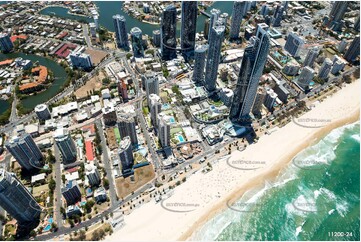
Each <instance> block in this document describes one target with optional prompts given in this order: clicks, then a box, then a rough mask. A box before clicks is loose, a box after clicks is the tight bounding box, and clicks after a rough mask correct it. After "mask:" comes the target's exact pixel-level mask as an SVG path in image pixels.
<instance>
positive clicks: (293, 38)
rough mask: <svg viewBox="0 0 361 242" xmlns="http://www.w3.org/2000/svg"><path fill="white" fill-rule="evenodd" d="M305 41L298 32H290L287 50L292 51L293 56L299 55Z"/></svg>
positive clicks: (286, 45)
mask: <svg viewBox="0 0 361 242" xmlns="http://www.w3.org/2000/svg"><path fill="white" fill-rule="evenodd" d="M304 43H305V41H304V40H303V38H302V37H300V36H298V35H297V34H296V33H289V34H288V36H287V41H286V44H285V50H286V51H287V52H288V53H290V55H291V56H293V57H297V56H298V55H299V52H300V50H301V48H302V46H303V44H304Z"/></svg>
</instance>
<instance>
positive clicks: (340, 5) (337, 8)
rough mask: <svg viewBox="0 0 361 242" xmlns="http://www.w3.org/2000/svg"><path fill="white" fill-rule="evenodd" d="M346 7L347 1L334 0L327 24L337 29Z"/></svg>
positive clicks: (339, 26) (340, 25)
mask: <svg viewBox="0 0 361 242" xmlns="http://www.w3.org/2000/svg"><path fill="white" fill-rule="evenodd" d="M347 7H348V2H347V1H335V2H334V3H333V5H332V9H331V12H330V14H329V20H328V23H329V24H328V26H329V27H331V28H332V29H333V30H335V31H339V30H340V29H341V27H342V24H340V23H341V20H342V19H343V17H344V16H345V13H346V10H347Z"/></svg>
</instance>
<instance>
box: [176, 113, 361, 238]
mask: <svg viewBox="0 0 361 242" xmlns="http://www.w3.org/2000/svg"><path fill="white" fill-rule="evenodd" d="M359 120H360V111H359V110H355V112H354V113H353V114H352V115H350V116H349V117H346V118H342V119H340V120H337V121H334V122H333V123H331V124H329V125H327V126H324V127H322V128H321V130H318V131H317V132H316V133H314V134H313V135H311V136H310V137H308V138H307V139H305V141H304V143H303V144H301V145H299V146H297V147H296V148H294V149H293V151H292V152H290V153H289V154H287V155H285V156H284V157H283V158H281V159H280V160H279V162H278V163H277V164H275V165H274V167H271V168H270V169H269V170H267V171H265V172H264V173H263V174H259V176H257V177H254V178H253V179H252V180H251V181H249V182H247V183H245V184H243V185H242V186H241V187H239V188H235V189H234V190H235V191H233V192H232V193H231V194H229V195H228V196H227V197H226V198H224V199H223V200H222V201H220V202H219V203H218V204H216V205H215V206H214V207H213V208H212V209H211V211H208V212H207V213H206V214H205V215H204V216H202V217H201V218H199V220H198V221H197V222H195V223H194V224H193V228H192V229H189V230H188V231H186V232H185V233H184V234H183V235H182V236H180V237H179V238H178V239H177V240H181V241H185V240H190V241H192V236H193V234H194V233H195V232H197V231H198V230H199V229H200V228H202V227H203V226H204V225H205V224H206V223H207V222H208V221H210V220H211V219H213V218H214V217H215V216H217V215H218V214H220V213H222V212H224V211H225V210H226V209H228V207H227V203H228V204H234V203H235V202H237V201H238V200H239V199H240V198H241V197H242V196H243V195H244V194H245V193H246V192H248V191H250V190H252V189H257V187H259V186H262V185H264V182H265V181H274V180H276V179H277V177H278V175H279V174H280V172H281V171H282V170H283V169H284V168H286V167H287V166H288V165H290V163H291V162H292V160H293V158H294V157H296V156H297V155H298V154H299V153H300V152H302V151H303V150H304V149H306V148H308V147H310V146H313V145H315V144H316V143H318V142H319V141H320V140H322V139H323V138H324V137H326V136H327V135H328V134H329V133H330V132H332V130H334V129H337V128H340V127H342V126H345V125H348V124H352V123H355V122H357V121H359ZM259 178H261V179H259ZM257 179H259V180H257Z"/></svg>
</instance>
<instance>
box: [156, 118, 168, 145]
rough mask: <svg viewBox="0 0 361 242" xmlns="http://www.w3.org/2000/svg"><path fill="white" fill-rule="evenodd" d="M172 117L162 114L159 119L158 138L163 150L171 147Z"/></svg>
mask: <svg viewBox="0 0 361 242" xmlns="http://www.w3.org/2000/svg"><path fill="white" fill-rule="evenodd" d="M170 118H171V117H170V116H168V115H166V114H165V113H160V114H159V115H158V119H159V130H158V138H159V142H160V144H161V145H162V147H163V148H165V147H169V146H170V125H171V123H170Z"/></svg>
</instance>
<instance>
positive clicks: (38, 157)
mask: <svg viewBox="0 0 361 242" xmlns="http://www.w3.org/2000/svg"><path fill="white" fill-rule="evenodd" d="M5 146H6V148H7V149H8V151H9V152H10V153H11V154H12V155H13V156H14V158H15V159H16V160H17V162H19V164H20V165H21V167H23V168H25V169H26V170H33V169H41V168H42V167H43V162H42V160H43V155H42V154H41V152H40V149H39V147H38V146H37V145H36V144H35V142H34V140H33V138H32V137H31V135H30V134H27V133H25V132H22V133H20V134H19V136H15V137H13V139H12V140H10V141H9V142H8V143H7V144H6V145H5Z"/></svg>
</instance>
